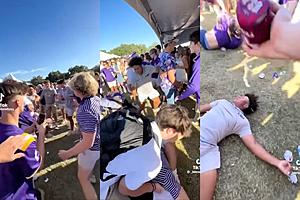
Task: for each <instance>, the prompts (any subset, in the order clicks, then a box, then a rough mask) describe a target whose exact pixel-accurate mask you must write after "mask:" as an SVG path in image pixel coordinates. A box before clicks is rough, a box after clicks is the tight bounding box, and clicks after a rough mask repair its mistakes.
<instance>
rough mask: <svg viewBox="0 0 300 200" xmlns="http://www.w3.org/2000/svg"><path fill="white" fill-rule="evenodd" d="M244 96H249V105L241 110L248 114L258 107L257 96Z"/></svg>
mask: <svg viewBox="0 0 300 200" xmlns="http://www.w3.org/2000/svg"><path fill="white" fill-rule="evenodd" d="M245 96H247V97H248V98H249V106H248V108H246V109H243V110H242V111H243V113H244V114H245V115H249V114H251V113H254V112H255V111H256V110H257V108H258V101H257V99H258V96H255V95H254V94H245Z"/></svg>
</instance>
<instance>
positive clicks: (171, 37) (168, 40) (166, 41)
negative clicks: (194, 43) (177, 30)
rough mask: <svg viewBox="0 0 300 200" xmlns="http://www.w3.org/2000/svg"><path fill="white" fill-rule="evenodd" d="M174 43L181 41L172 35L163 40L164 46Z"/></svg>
mask: <svg viewBox="0 0 300 200" xmlns="http://www.w3.org/2000/svg"><path fill="white" fill-rule="evenodd" d="M172 41H174V42H176V43H177V42H179V40H178V39H177V38H175V37H173V36H172V35H165V37H164V40H163V43H164V44H169V43H170V42H172Z"/></svg>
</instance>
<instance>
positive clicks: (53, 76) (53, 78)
mask: <svg viewBox="0 0 300 200" xmlns="http://www.w3.org/2000/svg"><path fill="white" fill-rule="evenodd" d="M64 78H65V77H64V74H63V73H61V72H60V71H52V72H50V73H49V74H48V76H47V77H46V79H47V80H49V81H50V82H52V83H54V82H57V81H58V80H60V79H64Z"/></svg>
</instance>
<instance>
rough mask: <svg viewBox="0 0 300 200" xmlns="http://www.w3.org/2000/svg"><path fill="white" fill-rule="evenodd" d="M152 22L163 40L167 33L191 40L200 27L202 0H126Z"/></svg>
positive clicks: (182, 39) (183, 40)
mask: <svg viewBox="0 0 300 200" xmlns="http://www.w3.org/2000/svg"><path fill="white" fill-rule="evenodd" d="M125 1H126V2H127V3H128V4H129V5H130V6H132V7H133V8H134V9H135V10H136V11H137V12H138V13H139V14H140V15H142V16H143V17H144V19H145V20H146V21H147V22H148V23H149V24H150V26H151V27H152V29H153V30H154V31H155V33H156V35H157V36H158V37H159V39H160V41H161V42H162V41H163V39H164V37H165V35H172V36H173V37H177V38H178V39H179V43H184V42H187V41H188V40H189V36H190V34H191V33H192V32H194V31H195V30H197V29H199V28H200V1H196V0H125Z"/></svg>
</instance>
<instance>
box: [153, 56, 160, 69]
mask: <svg viewBox="0 0 300 200" xmlns="http://www.w3.org/2000/svg"><path fill="white" fill-rule="evenodd" d="M151 65H153V66H155V67H157V66H159V57H158V56H157V57H156V58H155V59H154V60H152V61H151Z"/></svg>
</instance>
